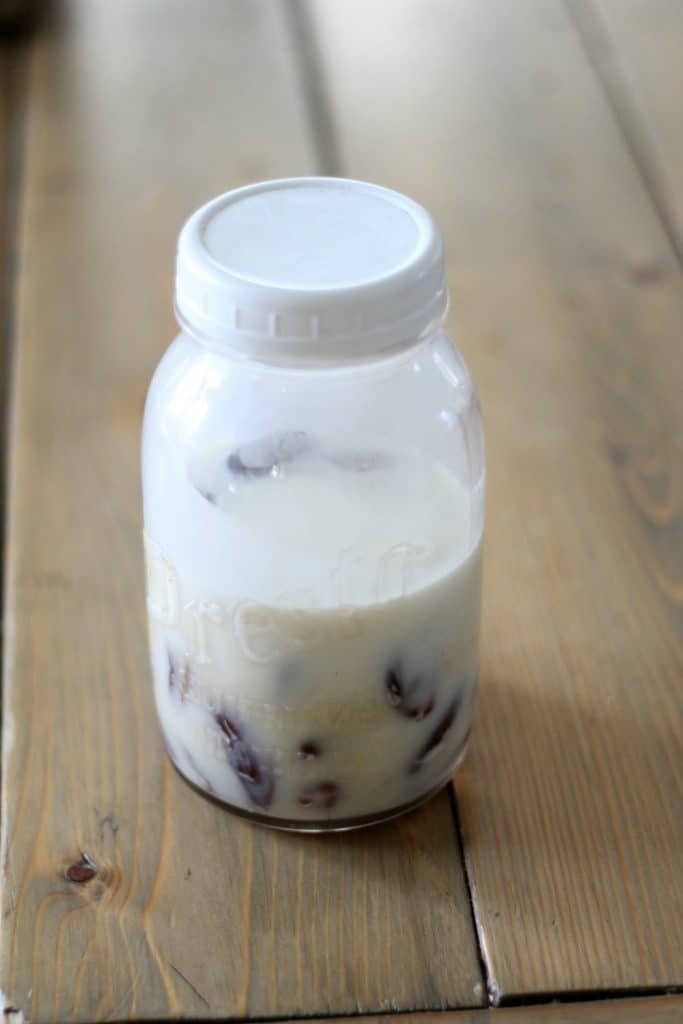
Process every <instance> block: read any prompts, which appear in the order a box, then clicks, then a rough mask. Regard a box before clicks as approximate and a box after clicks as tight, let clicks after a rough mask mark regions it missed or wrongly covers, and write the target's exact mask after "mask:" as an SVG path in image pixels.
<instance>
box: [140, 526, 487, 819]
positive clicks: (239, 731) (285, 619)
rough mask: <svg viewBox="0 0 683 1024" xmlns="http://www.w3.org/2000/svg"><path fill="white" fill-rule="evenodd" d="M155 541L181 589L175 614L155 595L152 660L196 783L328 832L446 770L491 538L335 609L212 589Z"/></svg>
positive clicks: (471, 676) (171, 726) (179, 755)
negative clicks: (423, 580) (182, 571)
mask: <svg viewBox="0 0 683 1024" xmlns="http://www.w3.org/2000/svg"><path fill="white" fill-rule="evenodd" d="M147 551H148V568H149V567H150V562H151V563H153V564H152V565H151V569H152V576H153V575H154V573H156V574H157V575H159V574H160V575H161V577H162V578H163V579H165V580H166V582H168V581H170V582H171V584H172V586H171V591H172V593H173V594H174V595H175V596H174V598H173V601H171V603H168V602H167V604H166V607H165V608H164V609H163V611H164V614H163V615H160V614H157V613H156V612H158V609H155V606H154V604H151V605H150V643H151V657H152V669H153V675H154V688H155V698H156V704H157V709H158V714H159V718H160V722H161V727H162V730H163V734H164V738H165V741H166V745H167V748H168V751H169V754H170V756H171V758H172V760H173V762H174V763H175V765H176V767H177V768H178V769H179V770H180V772H181V773H182V774H183V775H184V776H186V778H187V779H189V781H190V782H192V783H194V784H195V785H196V786H197V787H199V788H201V789H202V790H204V791H205V792H206V793H208V794H211V795H213V796H215V797H216V798H218V799H220V800H221V801H224V802H225V803H227V804H229V805H230V806H232V807H233V808H235V809H238V810H241V811H244V812H249V813H250V814H252V815H254V816H256V817H259V818H261V819H263V820H268V821H270V822H271V823H272V824H275V825H281V826H283V827H292V828H297V827H298V828H309V829H315V828H317V827H320V828H325V829H327V828H334V827H348V826H352V825H354V824H363V823H365V822H370V821H372V820H379V819H381V818H384V817H388V816H390V815H391V814H392V813H398V812H399V811H400V810H403V809H405V808H406V807H409V806H411V805H412V804H415V803H418V802H419V801H420V800H421V799H423V798H424V797H426V796H428V795H429V794H430V793H432V792H434V791H435V790H437V789H438V788H439V787H440V786H441V785H443V784H444V783H445V782H446V780H447V779H448V778H449V777H450V775H451V773H452V771H453V769H454V767H455V766H456V764H457V762H458V761H459V759H460V757H461V756H462V753H463V751H464V749H465V745H466V742H467V737H468V733H469V729H470V724H471V720H472V714H473V703H474V695H475V687H476V671H477V632H478V604H479V596H478V595H479V575H480V549H479V547H476V548H475V549H474V550H473V551H472V552H471V553H470V554H469V555H468V556H467V557H466V558H465V559H464V560H463V561H461V562H460V563H458V564H456V565H455V566H454V567H452V568H450V569H448V570H447V571H445V572H443V573H442V574H441V575H438V576H436V577H435V578H433V579H432V580H431V581H430V582H429V583H427V584H426V585H423V586H420V587H418V588H416V589H415V590H412V591H409V592H407V593H404V594H402V595H401V596H398V597H395V598H393V599H390V600H385V601H378V602H377V603H372V604H366V605H363V606H357V607H354V606H348V607H346V606H342V607H337V608H286V607H278V606H275V605H268V604H259V603H257V602H254V601H249V600H237V601H235V600H230V599H229V598H227V597H224V598H221V596H220V595H216V594H214V593H211V594H208V593H202V592H201V591H199V590H197V589H196V588H195V587H194V586H193V583H192V581H191V580H183V579H179V578H177V576H176V575H175V574H174V570H173V568H172V566H170V564H168V563H164V562H163V556H161V555H160V553H159V552H158V551H157V550H156V548H155V546H154V544H153V543H152V542H151V541H148V545H147ZM160 559H161V561H160ZM179 594H182V598H180V597H178V595H179Z"/></svg>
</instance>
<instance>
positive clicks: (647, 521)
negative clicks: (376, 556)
mask: <svg viewBox="0 0 683 1024" xmlns="http://www.w3.org/2000/svg"><path fill="white" fill-rule="evenodd" d="M682 52H683V4H681V2H680V0H604V2H599V0H576V2H571V0H570V2H568V3H567V4H565V5H562V4H561V3H560V2H556V0H525V2H523V3H522V2H512V0H500V2H490V0H347V2H346V3H342V2H336V0H312V2H310V3H309V2H306V0H303V2H302V0H283V2H281V0H194V2H193V3H189V2H188V0H115V2H113V0H65V2H64V3H62V4H60V5H58V6H57V7H56V9H55V10H54V11H52V12H51V14H50V16H49V17H48V19H47V21H46V22H45V24H44V25H43V26H42V27H40V28H39V30H38V31H37V32H35V33H34V34H33V35H31V36H29V37H21V36H17V37H14V38H12V39H7V40H4V41H3V42H2V44H1V48H0V138H2V139H4V144H3V146H2V154H3V156H2V159H1V161H0V190H1V195H2V202H1V203H0V224H2V228H1V230H2V234H1V244H0V265H1V266H2V273H1V275H0V281H1V282H2V288H1V289H0V306H1V319H0V324H1V325H2V331H3V335H4V340H5V343H6V345H7V348H8V350H9V352H10V356H11V364H12V365H11V377H10V385H9V390H10V391H11V433H10V462H9V472H8V488H7V495H8V496H7V513H8V523H9V525H8V533H7V558H6V603H5V613H4V623H5V632H4V704H3V707H4V723H3V762H2V840H1V843H2V848H1V850H0V863H1V865H2V869H1V870H2V906H1V913H2V917H1V924H0V946H1V964H0V984H1V986H2V989H3V991H4V993H5V1003H4V1005H5V1014H6V1016H7V1017H8V1019H11V1020H12V1021H14V1022H15V1024H17V1022H19V1021H22V1020H26V1021H30V1022H32V1024H39V1022H47V1021H100V1020H115V1021H123V1020H135V1021H138V1020H150V1019H157V1020H167V1019H170V1018H174V1017H179V1016H183V1017H187V1018H193V1019H209V1020H225V1019H230V1020H235V1019H237V1020H242V1019H245V1018H248V1019H264V1018H270V1019H273V1018H274V1019H282V1018H297V1017H326V1016H351V1015H356V1014H366V1015H373V1014H387V1013H399V1012H408V1011H411V1012H413V1013H415V1012H418V1020H419V1022H421V1024H426V1022H427V1021H430V1022H432V1021H438V1022H441V1021H443V1020H444V1016H443V1014H438V1013H437V1012H436V1011H444V1010H448V1011H453V1012H452V1013H449V1014H448V1018H449V1020H450V1018H451V1017H452V1018H453V1022H454V1024H463V1022H468V1024H483V1022H486V1021H494V1022H495V1021H499V1020H500V1022H501V1024H513V1022H517V1024H532V1022H535V1021H539V1022H540V1021H550V1022H554V1024H559V1022H562V1024H569V1022H592V1024H596V1022H598V1021H600V1022H602V1021H608V1020H609V1021H611V1020H613V1019H619V1020H623V1021H629V1022H631V1021H633V1022H635V1021H655V1022H662V1024H663V1022H666V1024H671V1022H673V1021H681V1020H683V998H682V997H681V995H680V994H678V995H677V994H676V993H677V992H678V993H680V992H681V990H682V986H683V799H682V797H683V741H682V732H683V728H682V724H681V723H682V718H681V711H682V706H683V645H682V643H681V624H682V621H683V459H682V448H683V399H682V398H681V396H682V395H683V288H682V282H683V277H682V270H683V198H682V197H683V59H681V53H682ZM309 173H327V174H341V175H347V176H353V177H358V178H366V179H370V180H374V181H379V182H381V183H383V184H386V185H389V186H392V187H395V188H398V189H401V190H403V191H406V192H407V193H409V194H410V195H413V196H415V197H416V198H417V199H418V200H421V201H422V202H424V203H425V204H426V205H427V206H428V207H429V208H430V209H431V210H432V211H433V212H434V213H435V214H436V215H437V217H438V218H439V220H440V222H441V224H442V225H443V228H444V231H445V236H446V240H447V248H448V266H449V274H450V288H451V294H452V309H453V312H452V319H451V324H450V327H451V329H452V331H453V332H454V335H455V336H456V337H457V339H458V343H459V344H460V345H461V347H462V350H463V352H464V354H465V356H466V358H467V360H468V361H469V363H470V365H471V366H472V368H473V370H474V373H475V375H476V378H477V380H478V383H479V388H480V392H481V397H482V403H483V407H484V414H485V419H486V426H487V431H488V456H489V470H490V475H489V491H488V523H487V551H486V569H485V592H484V624H483V637H482V672H481V699H480V705H479V712H478V717H477V723H476V729H475V733H474V739H473V744H472V748H471V754H470V757H469V759H468V762H467V765H466V768H465V769H464V770H463V772H462V773H461V774H460V775H459V776H458V778H457V780H456V794H457V796H456V798H455V799H452V796H451V794H449V793H448V792H446V793H443V794H442V795H441V796H439V797H438V798H437V799H435V800H434V801H432V803H430V804H429V805H428V806H426V807H425V808H423V809H422V810H420V811H419V812H417V813H415V814H413V815H411V816H409V817H407V818H405V819H404V820H402V821H399V822H396V823H392V824H388V825H386V826H383V827H378V828H376V829H374V830H369V831H367V832H362V833H359V834H354V835H350V836H341V837H337V838H310V837H309V838H306V837H302V838H299V837H296V836H286V835H278V834H274V833H271V832H268V831H264V830H259V829H255V828H252V827H250V826H249V825H247V824H245V823H243V822H242V821H240V820H236V819H234V818H233V817H230V816H229V815H228V814H226V813H223V812H222V811H221V810H219V809H217V808H216V807H214V806H213V805H211V804H210V803H208V802H206V801H204V800H202V799H201V798H199V797H198V796H197V795H196V794H195V793H193V792H191V791H190V789H189V788H188V787H187V786H186V785H184V784H183V782H182V781H181V780H180V779H179V778H178V776H177V775H175V774H174V773H173V771H172V770H171V768H170V765H169V763H168V761H167V760H166V759H165V757H164V754H163V751H162V745H161V741H160V737H159V733H158V730H157V725H156V721H155V716H154V710H153V702H152V691H151V685H150V680H149V675H148V664H147V652H146V646H145V618H144V605H143V580H142V561H141V543H140V494H139V460H138V441H139V433H140V418H141V412H142V405H143V400H144V394H145V390H146V387H147V383H148V381H149V377H150V374H151V372H152V369H153V367H154V365H155V363H156V361H157V360H158V358H159V356H160V355H161V353H162V351H163V349H164V347H165V346H166V344H167V343H168V341H169V339H170V338H171V337H172V335H173V333H174V324H173V320H172V314H171V285H172V263H173V249H174V242H175V237H176V233H177V231H178V229H179V226H180V225H181V223H182V221H183V220H184V218H185V217H186V216H187V215H188V214H189V213H190V211H192V209H193V208H194V207H196V206H197V205H199V204H200V203H201V202H203V201H204V200H205V199H206V198H208V197H210V196H212V195H214V194H216V193H218V192H221V191H224V190H226V189H228V188H232V187H234V186H237V185H241V184H243V183H245V182H247V181H251V180H254V179H263V178H268V177H277V176H280V175H290V174H309ZM90 863H92V865H93V868H94V874H93V872H92V871H88V870H85V871H82V870H81V871H79V870H75V871H74V870H73V868H74V866H76V868H78V866H79V865H80V866H81V867H82V866H83V865H84V864H85V865H86V866H87V865H88V864H90ZM69 869H72V870H69ZM90 875H92V877H89V876H90ZM79 879H82V880H81V881H79ZM548 1001H556V1002H555V1003H554V1005H553V1006H552V1007H551V1006H545V1005H543V1006H535V1007H531V1006H530V1005H529V1004H534V1003H535V1004H538V1003H545V1002H548ZM487 1003H491V1004H493V1005H494V1006H495V1007H498V1006H499V1005H500V1006H501V1007H503V1008H501V1009H493V1010H487V1009H483V1007H485V1006H486V1005H487ZM414 1019H415V1017H414V1016H413V1017H411V1018H410V1020H414Z"/></svg>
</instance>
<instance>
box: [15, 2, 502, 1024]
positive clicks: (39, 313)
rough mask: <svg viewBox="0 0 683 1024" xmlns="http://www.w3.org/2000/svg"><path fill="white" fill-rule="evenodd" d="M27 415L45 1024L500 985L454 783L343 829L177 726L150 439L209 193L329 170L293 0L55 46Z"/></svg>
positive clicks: (411, 1000)
mask: <svg viewBox="0 0 683 1024" xmlns="http://www.w3.org/2000/svg"><path fill="white" fill-rule="evenodd" d="M26 149H27V152H26V161H25V176H24V183H23V185H24V188H23V191H24V204H23V210H22V218H21V252H20V268H21V269H20V275H19V297H18V310H19V325H18V326H19V359H18V366H17V373H16V377H15V380H14V408H13V425H12V459H11V495H10V542H9V551H8V556H9V557H8V563H9V585H8V604H7V625H8V634H9V640H8V652H7V660H6V665H5V688H4V709H5V719H4V744H3V756H4V762H3V791H2V798H3V806H2V851H1V857H0V863H1V864H2V882H3V885H2V919H1V925H0V939H1V945H2V953H1V960H0V985H1V986H2V989H3V991H4V993H5V997H6V1001H7V1003H8V1004H10V1005H12V1006H14V1007H17V1008H18V1009H19V1010H20V1011H23V1013H24V1014H25V1016H26V1018H27V1019H29V1020H30V1021H31V1022H32V1024H38V1022H41V1021H55V1020H59V1021H95V1020H104V1019H111V1020H123V1019H132V1020H142V1019H150V1018H159V1019H167V1018H171V1017H178V1016H184V1017H189V1018H197V1019H198V1018H214V1019H221V1018H239V1017H253V1016H258V1015H261V1016H264V1015H265V1016H279V1017H287V1016H295V1015H297V1014H299V1015H312V1014H316V1013H319V1014H330V1013H353V1012H358V1011H379V1010H386V1009H405V1010H408V1009H414V1008H423V1009H424V1008H429V1009H431V1008H440V1007H449V1006H451V1007H452V1006H458V1005H464V1006H467V1005H476V1004H477V1003H480V1004H481V1003H482V1002H484V1001H485V999H484V991H483V986H482V978H481V974H480V968H479V962H478V959H477V949H476V942H475V934H474V928H473V924H472V919H471V911H470V905H469V902H468V898H467V893H466V889H465V884H464V875H463V870H462V864H461V861H460V854H459V848H458V840H457V835H456V832H455V829H454V824H453V817H452V810H451V806H450V803H449V798H448V794H443V795H442V796H441V797H440V798H439V799H437V800H435V801H433V802H432V803H431V804H430V805H429V806H428V807H426V808H425V809H423V810H422V811H420V812H419V813H416V814H414V815H413V816H411V817H408V818H406V819H405V820H404V821H401V822H398V823H395V824H391V825H388V826H386V827H382V828H378V829H376V830H374V831H370V832H368V833H366V834H360V835H356V836H350V837H341V838H337V839H333V840H331V841H330V840H328V839H322V838H321V839H316V838H312V839H311V838H297V837H288V836H280V835H277V834H274V833H269V832H266V831H263V830H257V829H254V828H251V827H249V826H248V825H246V824H244V823H243V822H241V821H239V820H235V819H233V818H231V817H230V816H229V815H227V814H226V813H225V812H223V811H221V810H219V809H217V808H216V807H214V806H213V805H212V804H210V803H208V802H207V801H205V800H203V799H201V798H200V797H198V796H197V795H196V794H195V793H194V792H192V791H190V789H189V788H188V787H187V786H186V785H185V784H184V783H183V782H182V781H181V780H180V779H179V778H178V777H177V776H176V775H175V774H174V773H173V771H172V770H171V768H170V766H169V763H168V762H167V760H166V759H165V758H164V756H163V754H162V747H161V742H160V739H159V734H158V730H157V725H156V721H155V715H154V710H153V703H152V691H151V683H150V679H149V670H148V662H147V650H146V640H145V620H144V611H143V580H142V567H141V542H140V512H139V504H140V501H139V490H138V473H139V466H138V443H139V429H140V418H141V412H142V404H143V399H144V393H145V389H146V386H147V382H148V379H149V377H150V374H151V372H152V368H153V366H154V364H155V362H156V360H157V359H158V358H159V356H160V354H161V352H162V350H163V348H164V346H165V345H166V344H167V342H168V340H169V339H170V337H171V336H172V334H173V332H174V327H173V323H172V317H171V312H170V310H171V280H172V260H173V248H174V242H175V236H176V233H177V230H178V228H179V226H180V224H181V223H182V221H183V219H184V218H185V216H186V215H187V214H188V213H189V212H190V211H191V210H192V209H193V208H194V207H195V206H196V205H198V204H199V203H200V202H201V201H203V200H204V199H205V198H206V197H208V196H211V195H213V194H215V193H218V192H220V191H222V190H225V189H227V188H230V187H231V186H236V185H239V184H242V183H244V182H246V181H248V180H250V179H258V178H266V177H270V176H277V175H284V174H296V173H307V172H311V171H314V170H315V161H314V147H313V142H312V140H311V139H310V137H309V133H308V120H307V114H306V110H305V109H304V107H303V104H302V102H301V97H300V91H299V83H298V77H297V75H296V73H295V69H294V58H293V54H292V50H291V37H290V36H289V35H288V34H287V29H286V21H285V19H284V18H283V16H282V9H281V5H280V4H279V3H271V2H251V0H249V2H247V0H244V2H236V0H233V2H231V3H230V4H218V3H213V2H211V0H206V2H201V3H193V4H192V5H189V4H187V3H185V2H184V0H172V2H169V0H144V2H140V0H118V2H117V3H115V4H114V3H110V2H108V0H90V2H88V3H80V2H75V0H74V2H71V3H66V4H65V5H64V7H63V8H61V16H60V18H59V21H58V23H56V24H54V25H52V26H51V27H50V28H49V29H46V31H45V32H44V33H43V34H42V35H40V36H39V37H38V38H37V40H36V42H35V45H34V46H33V50H32V54H31V66H30V91H29V108H28V121H27V144H26Z"/></svg>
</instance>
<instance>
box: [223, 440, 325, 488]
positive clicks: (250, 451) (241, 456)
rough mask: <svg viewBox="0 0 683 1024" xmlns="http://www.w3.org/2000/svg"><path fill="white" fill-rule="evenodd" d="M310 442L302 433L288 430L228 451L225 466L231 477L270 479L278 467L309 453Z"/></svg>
mask: <svg viewBox="0 0 683 1024" xmlns="http://www.w3.org/2000/svg"><path fill="white" fill-rule="evenodd" d="M311 447H312V445H311V440H310V438H309V436H308V434H306V433H305V432H304V431H303V430H290V431H288V432H287V433H284V434H270V435H269V436H268V437H262V438H259V439H258V440H257V441H249V442H247V444H243V445H241V446H240V447H239V448H236V449H235V451H234V452H231V453H230V455H228V457H227V459H226V462H225V464H226V466H227V468H228V470H229V471H230V473H232V474H233V475H234V476H242V477H252V478H254V479H258V478H260V477H266V476H274V475H275V474H276V473H277V470H278V468H279V467H280V466H282V465H284V464H286V463H288V462H294V460H295V459H298V458H300V457H301V456H302V455H305V454H306V453H307V452H309V451H310V450H311Z"/></svg>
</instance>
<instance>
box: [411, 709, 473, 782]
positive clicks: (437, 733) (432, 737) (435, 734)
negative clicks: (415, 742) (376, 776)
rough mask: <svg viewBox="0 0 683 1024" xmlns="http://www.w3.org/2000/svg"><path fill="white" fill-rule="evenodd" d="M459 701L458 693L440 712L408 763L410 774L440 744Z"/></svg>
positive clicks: (417, 768)
mask: <svg viewBox="0 0 683 1024" xmlns="http://www.w3.org/2000/svg"><path fill="white" fill-rule="evenodd" d="M460 701H461V694H459V693H458V694H456V695H455V697H454V698H453V700H452V701H451V702H450V704H449V705H448V707H447V708H446V710H445V711H444V713H443V714H442V716H441V718H440V719H439V721H438V722H437V723H436V725H435V726H434V728H433V730H432V731H431V732H430V734H429V736H428V737H427V739H426V740H425V742H424V743H423V744H422V746H421V747H420V750H419V751H418V753H417V756H416V757H415V758H414V760H413V762H412V763H411V765H410V773H411V775H414V774H415V772H418V771H419V770H420V768H421V767H422V765H423V764H424V763H425V761H426V760H427V758H428V757H429V756H430V754H432V753H433V752H434V751H435V750H436V749H437V747H439V746H440V745H441V743H442V741H443V739H444V737H445V736H446V735H447V733H448V731H449V730H450V728H451V726H452V725H453V722H454V721H455V717H456V715H457V713H458V710H459V708H460Z"/></svg>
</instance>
